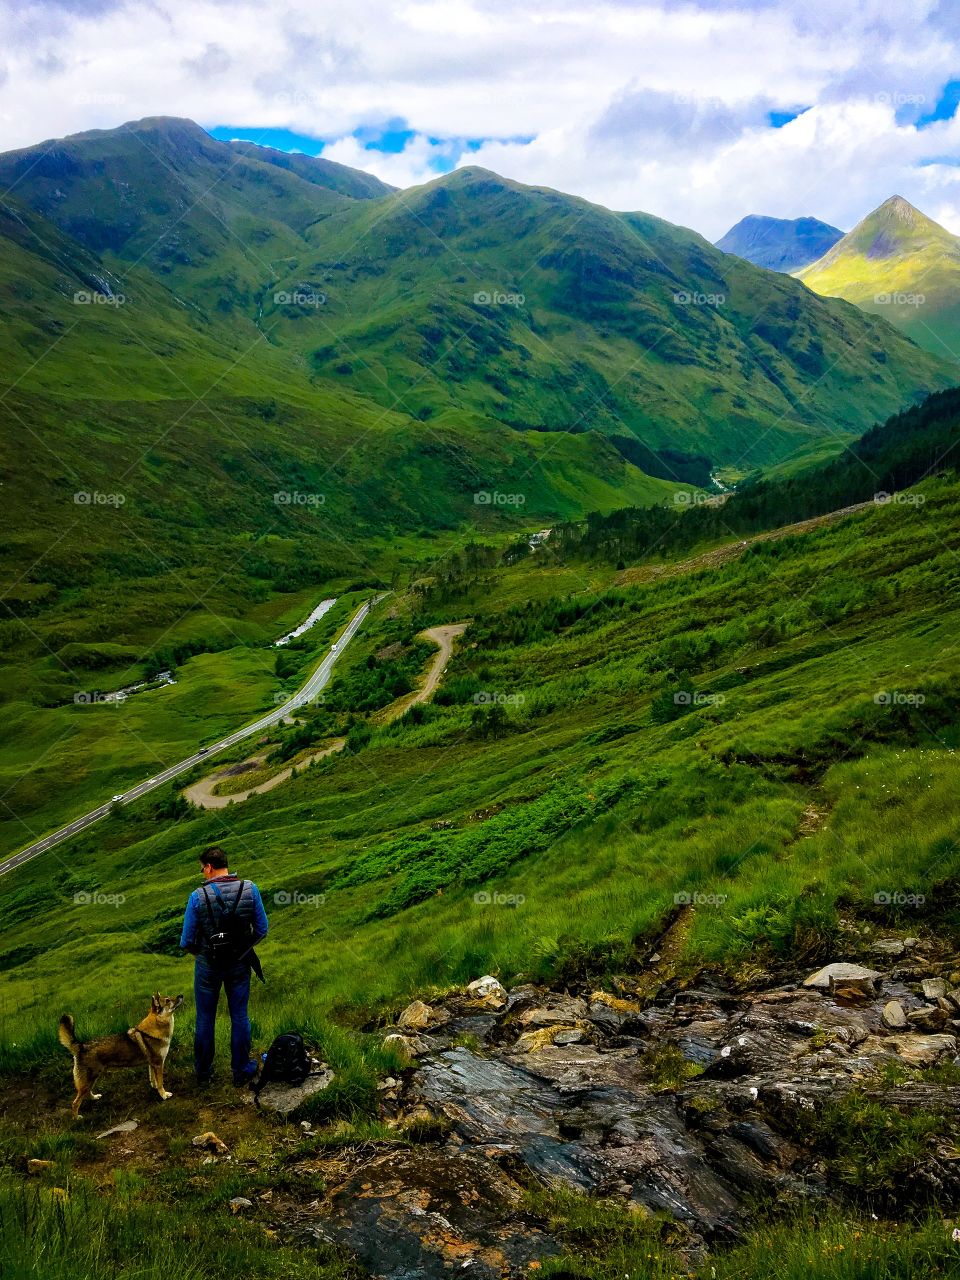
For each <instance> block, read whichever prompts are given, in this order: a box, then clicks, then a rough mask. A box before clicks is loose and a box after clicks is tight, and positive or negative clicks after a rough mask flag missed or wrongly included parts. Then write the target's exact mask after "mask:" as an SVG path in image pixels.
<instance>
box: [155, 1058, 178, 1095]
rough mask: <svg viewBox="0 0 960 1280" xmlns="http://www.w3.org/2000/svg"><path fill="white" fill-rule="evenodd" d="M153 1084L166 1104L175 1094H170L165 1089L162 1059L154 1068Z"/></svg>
mask: <svg viewBox="0 0 960 1280" xmlns="http://www.w3.org/2000/svg"><path fill="white" fill-rule="evenodd" d="M153 1082H154V1084H155V1085H156V1087H157V1093H159V1095H160V1097H161V1098H162V1099H163V1100H164V1102H166V1100H167V1099H168V1098H172V1097H173V1094H172V1093H168V1092H167V1091H166V1089H164V1087H163V1059H162V1058H161V1059H160V1061H159V1062H158V1063H157V1065H156V1066H155V1067H154V1068H153Z"/></svg>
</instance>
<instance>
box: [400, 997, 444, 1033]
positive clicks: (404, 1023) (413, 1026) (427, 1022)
mask: <svg viewBox="0 0 960 1280" xmlns="http://www.w3.org/2000/svg"><path fill="white" fill-rule="evenodd" d="M448 1016H449V1015H448ZM437 1021H438V1015H437V1012H436V1010H435V1009H433V1008H432V1007H431V1006H430V1005H428V1004H424V1002H423V1001H422V1000H414V1001H413V1002H412V1003H411V1004H408V1005H407V1007H406V1008H405V1009H404V1011H403V1013H401V1015H400V1017H399V1018H398V1019H397V1026H398V1027H401V1028H402V1029H403V1030H404V1031H426V1029H427V1027H429V1026H433V1025H435V1024H436V1022H437Z"/></svg>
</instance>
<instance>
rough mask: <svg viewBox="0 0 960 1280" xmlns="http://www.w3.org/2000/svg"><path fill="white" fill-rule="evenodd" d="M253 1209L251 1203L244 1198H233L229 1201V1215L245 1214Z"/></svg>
mask: <svg viewBox="0 0 960 1280" xmlns="http://www.w3.org/2000/svg"><path fill="white" fill-rule="evenodd" d="M252 1208H253V1201H252V1200H248V1199H247V1197H246V1196H234V1197H233V1199H232V1200H231V1201H230V1212H231V1213H246V1211H247V1210H248V1209H252Z"/></svg>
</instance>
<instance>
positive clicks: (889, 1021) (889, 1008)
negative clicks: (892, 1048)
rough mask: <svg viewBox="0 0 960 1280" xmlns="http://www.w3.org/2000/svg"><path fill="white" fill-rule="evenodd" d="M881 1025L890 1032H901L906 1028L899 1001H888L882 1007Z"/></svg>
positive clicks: (904, 1016) (905, 1016) (904, 1015)
mask: <svg viewBox="0 0 960 1280" xmlns="http://www.w3.org/2000/svg"><path fill="white" fill-rule="evenodd" d="M883 1025H884V1026H885V1027H889V1028H890V1030H891V1031H902V1030H904V1029H905V1028H906V1027H907V1025H908V1024H907V1015H906V1014H905V1013H904V1011H903V1005H902V1004H901V1003H900V1001H899V1000H889V1001H888V1002H887V1003H886V1004H885V1005H884V1006H883Z"/></svg>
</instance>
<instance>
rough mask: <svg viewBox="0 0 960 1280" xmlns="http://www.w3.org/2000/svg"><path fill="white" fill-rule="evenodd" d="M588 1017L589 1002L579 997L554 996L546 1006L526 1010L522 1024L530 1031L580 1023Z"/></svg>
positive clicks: (522, 1017)
mask: <svg viewBox="0 0 960 1280" xmlns="http://www.w3.org/2000/svg"><path fill="white" fill-rule="evenodd" d="M586 1016H587V1002H586V1001H585V1000H581V999H580V997H579V996H554V997H552V998H551V999H550V1000H549V1001H548V1002H547V1003H546V1004H544V1005H541V1006H539V1007H535V1008H533V1009H526V1010H525V1011H524V1012H523V1013H521V1014H520V1023H521V1025H522V1026H524V1027H527V1028H529V1029H533V1028H535V1027H554V1026H557V1025H565V1024H569V1023H572V1022H579V1021H580V1020H581V1019H583V1018H585V1017H586Z"/></svg>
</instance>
